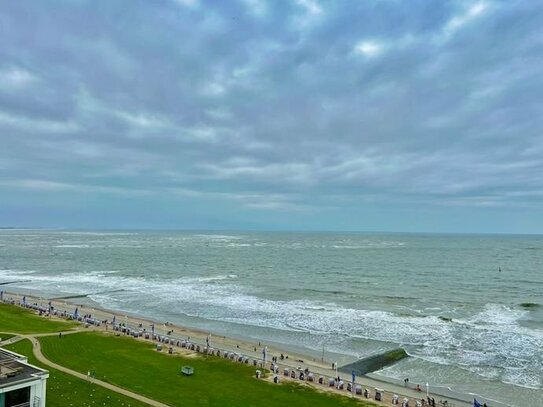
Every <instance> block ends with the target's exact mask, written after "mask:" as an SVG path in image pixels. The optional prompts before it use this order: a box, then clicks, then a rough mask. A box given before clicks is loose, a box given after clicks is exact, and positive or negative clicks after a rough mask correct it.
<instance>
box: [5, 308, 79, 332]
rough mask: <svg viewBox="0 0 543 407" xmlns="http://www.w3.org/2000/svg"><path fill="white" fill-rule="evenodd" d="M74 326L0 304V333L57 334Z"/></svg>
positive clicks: (71, 323) (73, 323) (72, 323)
mask: <svg viewBox="0 0 543 407" xmlns="http://www.w3.org/2000/svg"><path fill="white" fill-rule="evenodd" d="M75 326H77V324H76V323H75V322H68V321H66V322H65V321H59V320H50V319H48V318H45V317H40V316H38V315H36V314H35V313H34V312H32V311H30V310H27V309H24V308H20V307H16V306H13V305H6V304H0V332H15V333H21V334H30V333H42V332H58V331H66V330H69V329H72V328H73V327H75Z"/></svg>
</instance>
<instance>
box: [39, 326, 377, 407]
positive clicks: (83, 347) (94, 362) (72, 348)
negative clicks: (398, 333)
mask: <svg viewBox="0 0 543 407" xmlns="http://www.w3.org/2000/svg"><path fill="white" fill-rule="evenodd" d="M40 341H41V343H42V350H43V352H44V354H45V355H46V357H47V358H48V359H50V360H52V361H54V362H56V363H58V364H61V365H64V366H66V367H69V368H71V369H73V370H77V371H79V372H82V373H86V372H88V371H89V370H94V371H95V372H96V378H97V379H100V380H104V381H107V382H110V383H113V384H116V385H118V386H120V387H124V388H127V389H130V390H132V391H135V392H137V393H140V394H143V395H145V396H147V397H150V398H153V399H156V400H159V401H162V402H163V403H166V404H170V405H172V406H221V407H227V406H236V407H240V406H255V407H256V406H258V407H266V406H273V407H276V406H283V405H293V406H297V407H302V406H312V407H320V406H323V407H324V406H347V405H352V406H369V405H370V404H367V403H364V402H362V401H358V400H351V399H349V398H347V397H340V396H335V395H327V394H322V393H320V392H317V391H316V390H314V389H313V388H310V387H309V386H301V385H296V384H281V385H276V384H272V383H269V382H265V381H262V380H256V379H254V373H255V369H254V368H252V367H249V366H246V365H242V364H239V363H235V362H231V361H228V360H224V359H222V358H217V357H209V358H207V359H206V358H204V357H201V356H197V357H191V358H181V357H172V356H169V355H165V354H162V353H159V352H157V351H155V350H154V349H153V346H152V345H151V344H150V343H145V342H141V341H136V340H134V339H132V338H126V337H114V336H111V335H105V334H102V333H90V332H89V333H80V334H74V335H66V336H64V337H63V338H62V339H59V338H58V337H56V336H55V337H43V338H40ZM183 365H190V366H192V367H194V369H195V374H194V376H190V377H186V376H182V375H181V374H180V369H181V366H183Z"/></svg>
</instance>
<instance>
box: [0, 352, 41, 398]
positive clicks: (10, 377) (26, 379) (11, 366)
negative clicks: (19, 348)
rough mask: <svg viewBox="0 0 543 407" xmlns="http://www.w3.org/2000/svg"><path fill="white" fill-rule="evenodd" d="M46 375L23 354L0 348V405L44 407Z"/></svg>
mask: <svg viewBox="0 0 543 407" xmlns="http://www.w3.org/2000/svg"><path fill="white" fill-rule="evenodd" d="M48 377H49V372H48V371H47V370H43V369H39V368H37V367H36V366H32V365H30V364H29V363H28V361H27V358H26V357H25V356H21V355H18V354H17V353H13V352H10V351H7V350H5V349H0V407H45V388H46V382H47V378H48Z"/></svg>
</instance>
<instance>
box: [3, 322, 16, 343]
mask: <svg viewBox="0 0 543 407" xmlns="http://www.w3.org/2000/svg"><path fill="white" fill-rule="evenodd" d="M0 324H1V322H0ZM9 338H13V335H11V334H5V333H3V332H0V341H7V340H8V339H9Z"/></svg>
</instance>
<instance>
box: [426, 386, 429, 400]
mask: <svg viewBox="0 0 543 407" xmlns="http://www.w3.org/2000/svg"><path fill="white" fill-rule="evenodd" d="M428 397H430V386H429V385H428V383H426V398H428Z"/></svg>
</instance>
